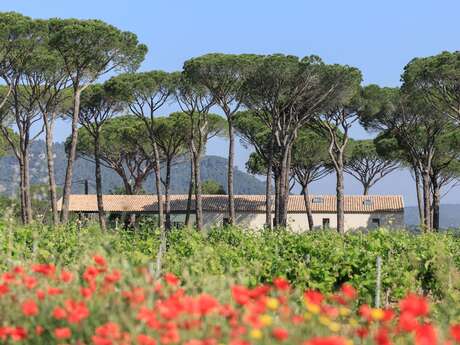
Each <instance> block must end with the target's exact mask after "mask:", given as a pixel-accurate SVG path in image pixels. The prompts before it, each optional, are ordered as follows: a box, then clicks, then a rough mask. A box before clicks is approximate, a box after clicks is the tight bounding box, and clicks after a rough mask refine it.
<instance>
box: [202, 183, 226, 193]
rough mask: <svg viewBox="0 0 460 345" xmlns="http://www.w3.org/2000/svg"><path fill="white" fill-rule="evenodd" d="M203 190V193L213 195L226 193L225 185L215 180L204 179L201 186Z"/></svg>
mask: <svg viewBox="0 0 460 345" xmlns="http://www.w3.org/2000/svg"><path fill="white" fill-rule="evenodd" d="M201 192H202V193H203V194H212V195H223V194H226V192H225V189H224V187H222V185H221V184H219V182H217V181H214V180H206V181H203V184H202V186H201Z"/></svg>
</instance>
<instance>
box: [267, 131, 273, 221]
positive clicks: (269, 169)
mask: <svg viewBox="0 0 460 345" xmlns="http://www.w3.org/2000/svg"><path fill="white" fill-rule="evenodd" d="M272 170H273V136H271V137H270V145H269V152H268V164H267V174H266V175H267V179H266V181H265V226H266V228H267V229H270V230H271V229H273V221H272V207H273V206H272V203H273V201H272Z"/></svg>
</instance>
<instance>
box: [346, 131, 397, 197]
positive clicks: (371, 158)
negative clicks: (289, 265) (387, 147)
mask: <svg viewBox="0 0 460 345" xmlns="http://www.w3.org/2000/svg"><path fill="white" fill-rule="evenodd" d="M398 167H399V163H398V162H397V161H396V160H393V159H388V158H387V157H385V156H382V155H380V154H379V152H378V151H377V149H376V147H375V143H374V141H373V140H356V141H351V142H350V147H349V148H348V154H347V159H346V161H345V168H344V171H345V172H346V173H348V174H349V175H351V176H353V177H354V178H355V179H356V180H358V181H359V182H360V183H361V185H362V186H363V195H367V194H369V189H370V188H371V187H372V186H374V185H375V184H376V183H377V182H378V181H380V180H381V179H383V178H384V177H385V176H387V175H388V174H390V173H392V172H393V171H395V170H396V169H398Z"/></svg>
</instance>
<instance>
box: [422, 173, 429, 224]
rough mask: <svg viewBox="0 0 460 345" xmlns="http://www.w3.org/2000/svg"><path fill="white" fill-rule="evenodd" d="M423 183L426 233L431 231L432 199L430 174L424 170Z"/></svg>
mask: <svg viewBox="0 0 460 345" xmlns="http://www.w3.org/2000/svg"><path fill="white" fill-rule="evenodd" d="M422 182H423V217H424V220H425V222H424V227H425V229H424V230H425V231H431V200H430V199H431V197H430V174H429V172H428V171H427V170H426V169H424V170H423V171H422Z"/></svg>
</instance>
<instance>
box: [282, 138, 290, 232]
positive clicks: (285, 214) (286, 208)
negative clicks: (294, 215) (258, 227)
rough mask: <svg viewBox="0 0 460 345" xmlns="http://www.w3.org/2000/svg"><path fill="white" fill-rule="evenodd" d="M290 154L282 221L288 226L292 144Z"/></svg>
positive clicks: (287, 164)
mask: <svg viewBox="0 0 460 345" xmlns="http://www.w3.org/2000/svg"><path fill="white" fill-rule="evenodd" d="M287 152H288V153H287V154H288V156H287V162H286V173H285V177H284V178H285V180H284V185H285V189H284V195H283V196H282V198H283V205H284V208H283V213H282V215H281V217H282V221H283V224H284V225H283V226H284V227H287V226H288V225H289V224H288V211H289V194H290V192H291V188H290V185H289V181H290V177H291V146H290V145H289V146H288V151H287Z"/></svg>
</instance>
